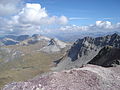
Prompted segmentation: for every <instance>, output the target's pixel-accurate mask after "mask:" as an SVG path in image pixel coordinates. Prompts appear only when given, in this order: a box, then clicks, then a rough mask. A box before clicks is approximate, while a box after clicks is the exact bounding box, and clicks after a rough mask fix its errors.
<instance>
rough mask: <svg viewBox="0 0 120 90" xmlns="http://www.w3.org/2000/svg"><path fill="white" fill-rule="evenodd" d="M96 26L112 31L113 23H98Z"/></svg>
mask: <svg viewBox="0 0 120 90" xmlns="http://www.w3.org/2000/svg"><path fill="white" fill-rule="evenodd" d="M96 26H97V27H99V28H104V29H112V28H113V26H112V23H111V22H109V21H96Z"/></svg>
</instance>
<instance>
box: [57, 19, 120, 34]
mask: <svg viewBox="0 0 120 90" xmlns="http://www.w3.org/2000/svg"><path fill="white" fill-rule="evenodd" d="M119 29H120V23H116V24H112V23H111V22H109V21H96V23H95V24H91V25H88V26H77V25H69V26H64V27H61V28H60V29H59V30H61V31H64V32H86V31H87V32H98V31H100V32H109V31H118V30H119Z"/></svg>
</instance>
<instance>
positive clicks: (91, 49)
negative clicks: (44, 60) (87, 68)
mask: <svg viewBox="0 0 120 90" xmlns="http://www.w3.org/2000/svg"><path fill="white" fill-rule="evenodd" d="M105 46H112V47H116V48H120V36H119V35H118V34H116V33H115V34H113V35H107V36H104V37H97V38H92V37H85V38H83V39H78V40H77V41H76V42H75V43H74V44H73V45H72V47H71V49H69V50H68V53H67V55H66V56H65V57H64V56H63V57H64V58H62V59H59V60H58V61H60V62H59V63H57V67H56V68H54V70H55V69H56V70H64V69H71V68H74V67H81V66H82V65H84V64H87V63H88V62H90V61H91V60H92V59H93V58H94V57H95V56H96V55H97V54H98V53H99V51H100V50H101V49H102V48H103V47H105Z"/></svg>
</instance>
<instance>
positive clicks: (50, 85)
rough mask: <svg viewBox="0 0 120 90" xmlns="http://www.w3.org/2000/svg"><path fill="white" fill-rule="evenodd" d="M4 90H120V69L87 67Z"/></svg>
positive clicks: (18, 84) (49, 75)
mask: <svg viewBox="0 0 120 90" xmlns="http://www.w3.org/2000/svg"><path fill="white" fill-rule="evenodd" d="M3 90H120V67H119V66H118V67H111V68H103V67H101V66H95V65H87V66H85V67H83V68H77V69H71V70H64V71H61V72H53V73H51V74H48V75H43V76H38V77H36V78H34V79H32V80H29V81H26V82H18V83H11V84H8V85H6V86H5V87H4V88H3Z"/></svg>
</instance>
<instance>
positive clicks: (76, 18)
mask: <svg viewBox="0 0 120 90" xmlns="http://www.w3.org/2000/svg"><path fill="white" fill-rule="evenodd" d="M88 19H90V18H81V17H71V18H69V20H88Z"/></svg>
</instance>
